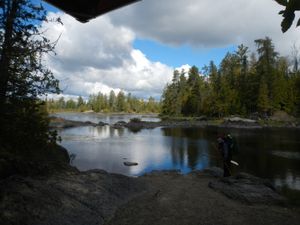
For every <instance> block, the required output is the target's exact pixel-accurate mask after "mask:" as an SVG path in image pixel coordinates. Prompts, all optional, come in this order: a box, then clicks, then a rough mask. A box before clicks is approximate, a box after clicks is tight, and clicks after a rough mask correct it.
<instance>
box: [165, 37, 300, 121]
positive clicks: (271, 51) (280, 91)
mask: <svg viewBox="0 0 300 225" xmlns="http://www.w3.org/2000/svg"><path fill="white" fill-rule="evenodd" d="M255 44H256V46H257V52H256V54H255V53H250V52H249V50H248V47H246V46H244V45H240V46H238V47H237V49H236V51H235V52H234V53H227V55H226V56H225V57H224V59H223V60H222V61H221V63H220V65H219V66H217V65H215V63H214V62H213V61H211V62H210V63H209V65H208V66H205V67H204V68H203V71H201V73H200V71H199V69H198V68H197V67H196V66H193V67H192V68H191V69H190V70H189V71H188V73H187V74H185V72H184V71H177V70H175V71H174V74H173V79H172V82H171V83H170V84H167V86H166V87H165V89H164V92H163V95H162V103H161V104H162V105H161V110H162V111H161V113H162V115H168V116H200V115H206V116H210V117H216V118H218V117H224V116H229V115H244V116H249V115H251V114H254V113H256V114H258V115H260V116H263V117H266V116H270V115H272V114H273V113H274V112H276V111H285V112H287V113H289V114H291V115H295V116H299V114H300V68H299V54H298V51H297V49H296V48H295V47H294V48H293V51H292V55H291V57H289V58H287V57H281V56H280V55H279V54H278V52H276V49H275V47H274V45H273V43H272V40H271V39H270V38H269V37H266V38H264V39H258V40H255Z"/></svg>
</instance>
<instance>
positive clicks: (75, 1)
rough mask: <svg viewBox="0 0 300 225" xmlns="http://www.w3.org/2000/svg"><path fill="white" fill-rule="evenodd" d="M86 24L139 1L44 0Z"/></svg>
mask: <svg viewBox="0 0 300 225" xmlns="http://www.w3.org/2000/svg"><path fill="white" fill-rule="evenodd" d="M44 1H46V2H48V3H50V4H51V5H53V6H55V7H57V8H59V9H61V10H63V11H64V12H66V13H68V14H70V15H71V16H73V17H75V18H76V19H77V20H78V21H80V22H82V23H86V22H88V21H89V20H91V19H93V18H96V17H97V16H100V15H102V14H105V13H107V12H110V11H112V10H115V9H118V8H121V7H123V6H126V5H129V4H132V3H134V2H138V1H141V0H44Z"/></svg>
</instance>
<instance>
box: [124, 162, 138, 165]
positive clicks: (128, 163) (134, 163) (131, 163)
mask: <svg viewBox="0 0 300 225" xmlns="http://www.w3.org/2000/svg"><path fill="white" fill-rule="evenodd" d="M124 165H125V166H137V165H139V164H138V163H137V162H124Z"/></svg>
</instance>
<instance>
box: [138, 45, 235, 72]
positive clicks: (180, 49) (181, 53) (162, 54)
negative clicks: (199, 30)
mask: <svg viewBox="0 0 300 225" xmlns="http://www.w3.org/2000/svg"><path fill="white" fill-rule="evenodd" d="M133 46H134V47H135V48H137V49H139V50H141V51H142V52H143V53H144V54H145V55H146V56H147V58H149V59H150V60H151V61H159V62H162V63H164V64H167V65H169V66H171V67H174V68H177V67H180V66H182V65H185V64H188V65H191V66H193V65H195V66H197V67H199V68H200V69H201V68H202V67H203V66H204V65H208V64H209V62H210V61H211V60H213V61H214V62H215V63H216V64H217V65H218V64H219V63H220V62H221V60H222V59H223V58H224V56H225V55H226V53H227V52H233V51H235V49H236V46H234V45H232V46H228V47H223V48H204V49H203V48H202V49H201V48H195V47H192V46H189V45H181V46H170V45H164V44H161V43H159V42H156V41H153V40H146V39H136V40H135V41H134V43H133Z"/></svg>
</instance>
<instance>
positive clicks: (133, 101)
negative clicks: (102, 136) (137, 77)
mask: <svg viewBox="0 0 300 225" xmlns="http://www.w3.org/2000/svg"><path fill="white" fill-rule="evenodd" d="M47 108H48V110H49V111H50V112H53V111H68V110H69V111H80V112H83V111H88V110H93V111H94V112H103V113H111V112H126V113H158V112H160V103H159V102H157V101H155V99H154V98H153V97H149V99H148V100H144V99H139V98H137V97H135V96H132V95H131V93H129V94H127V95H125V93H124V92H123V91H120V92H119V93H118V94H116V93H115V92H114V91H113V90H111V91H110V93H109V95H107V94H103V93H101V92H99V93H98V94H94V95H90V96H89V98H88V100H87V101H85V100H84V99H83V98H82V97H81V96H79V97H78V98H77V101H75V100H73V99H69V100H65V99H64V97H61V98H59V99H58V100H53V99H50V100H47Z"/></svg>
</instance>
